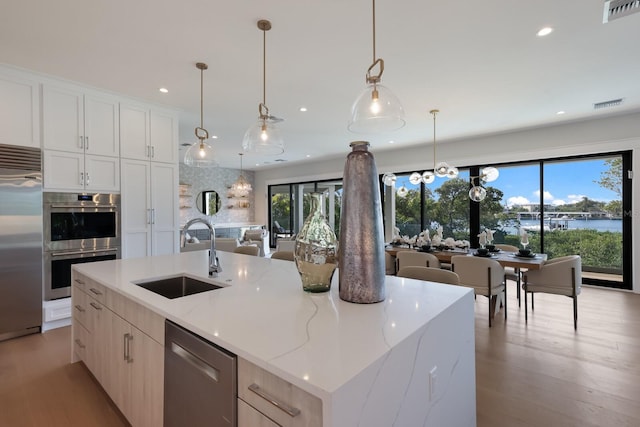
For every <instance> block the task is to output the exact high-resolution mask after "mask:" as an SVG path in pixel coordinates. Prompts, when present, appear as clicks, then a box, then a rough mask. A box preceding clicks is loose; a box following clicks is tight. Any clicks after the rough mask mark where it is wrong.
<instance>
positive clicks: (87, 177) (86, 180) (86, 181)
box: [84, 172, 91, 185]
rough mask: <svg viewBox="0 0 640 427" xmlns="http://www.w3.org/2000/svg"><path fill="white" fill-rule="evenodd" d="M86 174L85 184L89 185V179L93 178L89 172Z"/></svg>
mask: <svg viewBox="0 0 640 427" xmlns="http://www.w3.org/2000/svg"><path fill="white" fill-rule="evenodd" d="M84 175H85V180H84V181H85V184H86V185H89V181H91V179H90V178H89V172H85V173H84Z"/></svg>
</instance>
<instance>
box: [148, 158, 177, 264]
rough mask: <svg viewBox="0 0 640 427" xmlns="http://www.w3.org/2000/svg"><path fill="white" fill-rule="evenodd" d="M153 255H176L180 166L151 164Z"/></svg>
mask: <svg viewBox="0 0 640 427" xmlns="http://www.w3.org/2000/svg"><path fill="white" fill-rule="evenodd" d="M151 203H152V208H151V209H152V231H153V234H152V237H151V241H152V245H153V249H152V254H153V255H164V254H173V253H176V252H177V250H178V247H179V244H178V223H179V221H178V166H176V165H171V164H168V163H155V162H151Z"/></svg>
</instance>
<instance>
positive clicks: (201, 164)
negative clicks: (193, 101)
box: [184, 62, 217, 168]
mask: <svg viewBox="0 0 640 427" xmlns="http://www.w3.org/2000/svg"><path fill="white" fill-rule="evenodd" d="M196 68H197V69H198V70H200V127H197V128H196V129H195V134H196V137H197V138H198V140H199V141H197V142H194V143H193V144H192V145H191V147H189V149H188V150H187V152H186V153H185V155H184V164H185V165H187V166H194V167H198V168H211V167H215V166H217V163H216V161H215V158H214V154H213V148H211V146H210V145H209V144H207V143H206V142H205V140H207V139H208V138H209V132H207V130H206V129H205V128H204V125H203V124H202V122H203V110H204V107H203V98H204V95H203V89H202V88H203V73H204V70H206V69H207V68H209V67H208V66H207V64H205V63H204V62H198V63H197V64H196Z"/></svg>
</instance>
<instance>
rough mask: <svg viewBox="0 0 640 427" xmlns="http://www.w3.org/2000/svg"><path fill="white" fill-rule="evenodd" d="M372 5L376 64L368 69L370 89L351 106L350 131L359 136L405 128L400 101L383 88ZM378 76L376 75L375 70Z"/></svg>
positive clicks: (367, 79)
mask: <svg viewBox="0 0 640 427" xmlns="http://www.w3.org/2000/svg"><path fill="white" fill-rule="evenodd" d="M372 3H373V9H372V10H373V63H372V64H371V65H370V66H369V68H368V69H367V75H366V82H367V87H366V88H365V89H364V90H363V91H362V92H361V93H360V95H359V96H358V98H356V101H355V102H354V103H353V106H352V107H351V120H350V122H349V126H348V128H349V130H350V131H351V132H357V133H377V132H388V131H393V130H397V129H400V128H401V127H403V126H404V125H405V120H404V109H403V108H402V104H400V101H399V100H398V98H397V97H396V96H395V95H394V94H393V92H391V91H390V90H389V89H387V88H386V87H385V86H383V85H381V84H380V82H381V79H382V73H383V72H384V60H383V59H382V58H376V1H375V0H372ZM376 67H377V69H378V73H377V74H373V70H374V69H376Z"/></svg>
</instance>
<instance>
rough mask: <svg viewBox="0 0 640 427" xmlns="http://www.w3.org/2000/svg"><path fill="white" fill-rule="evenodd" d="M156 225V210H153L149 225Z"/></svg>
mask: <svg viewBox="0 0 640 427" xmlns="http://www.w3.org/2000/svg"><path fill="white" fill-rule="evenodd" d="M155 223H156V210H155V208H153V209H151V224H155Z"/></svg>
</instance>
